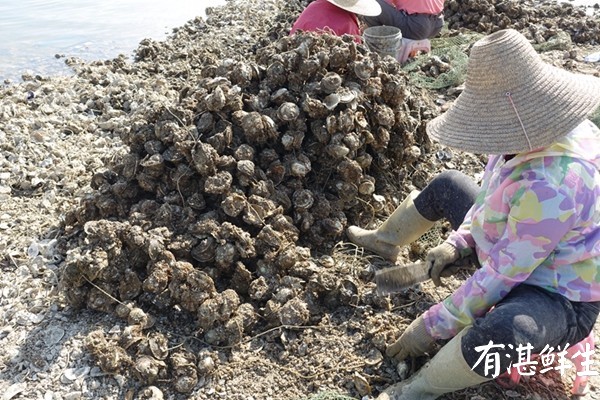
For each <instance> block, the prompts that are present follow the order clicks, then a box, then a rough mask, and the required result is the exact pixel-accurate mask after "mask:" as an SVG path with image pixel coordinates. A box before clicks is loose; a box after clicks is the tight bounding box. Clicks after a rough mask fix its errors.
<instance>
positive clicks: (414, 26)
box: [360, 0, 444, 40]
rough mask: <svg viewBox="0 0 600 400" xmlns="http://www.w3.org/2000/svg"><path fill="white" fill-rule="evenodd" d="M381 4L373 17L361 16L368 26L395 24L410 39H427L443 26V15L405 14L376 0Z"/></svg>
mask: <svg viewBox="0 0 600 400" xmlns="http://www.w3.org/2000/svg"><path fill="white" fill-rule="evenodd" d="M377 2H378V3H379V5H380V6H381V14H379V15H376V16H374V17H367V16H364V15H363V16H361V17H360V18H362V20H363V21H364V22H365V23H366V24H367V25H368V26H380V25H388V26H395V27H397V28H399V29H400V31H401V32H402V37H405V38H407V39H412V40H421V39H428V38H432V37H434V36H436V35H437V34H438V33H440V31H441V30H442V27H443V26H444V16H443V14H440V15H429V14H407V13H406V12H404V11H402V10H398V9H397V8H396V7H394V6H393V5H391V4H389V3H388V2H387V1H385V0H377Z"/></svg>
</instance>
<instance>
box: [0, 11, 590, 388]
mask: <svg viewBox="0 0 600 400" xmlns="http://www.w3.org/2000/svg"><path fill="white" fill-rule="evenodd" d="M304 5H305V3H303V2H300V1H291V2H284V1H280V0H268V1H262V2H260V6H258V4H257V3H256V2H254V1H252V0H248V1H245V2H237V3H228V5H226V6H225V7H222V8H215V9H212V10H209V12H208V13H207V14H208V17H207V18H206V20H202V19H196V20H192V21H190V22H189V23H187V24H186V25H185V26H182V27H181V28H178V29H176V30H175V31H174V33H173V34H172V36H171V37H170V38H169V39H167V40H166V41H164V42H155V41H152V40H145V41H143V42H142V43H140V46H139V48H138V49H137V51H136V60H135V62H133V63H130V62H128V61H127V60H126V59H125V57H121V58H117V59H113V60H102V61H97V62H92V63H84V62H82V61H81V60H77V59H69V60H67V63H68V64H69V65H70V66H71V67H72V68H73V70H74V71H75V75H74V76H72V77H42V76H26V77H24V82H22V83H18V84H13V85H10V86H6V87H3V88H2V89H0V149H1V153H0V204H1V207H0V251H1V254H2V257H0V268H1V269H2V276H1V277H0V316H1V318H0V348H2V349H3V350H2V352H0V393H1V394H2V396H3V397H2V400H4V399H6V400H9V399H44V400H52V399H57V400H58V399H69V400H76V399H161V398H167V399H189V398H191V399H216V398H222V399H240V400H241V399H244V400H250V399H254V400H262V399H308V398H310V399H311V400H321V399H334V400H343V399H347V398H366V399H368V398H371V396H376V395H377V393H379V391H380V390H381V389H383V388H384V387H385V386H386V385H388V384H389V383H391V382H393V381H395V380H397V379H398V373H399V371H398V370H397V369H396V366H395V365H392V363H391V362H390V361H389V360H387V359H385V357H384V356H383V353H384V349H385V345H386V344H387V343H390V342H391V341H393V340H394V338H395V337H397V335H398V329H402V327H404V326H406V325H407V324H408V323H410V321H411V320H412V319H414V318H415V317H416V316H417V315H418V314H420V313H421V312H423V311H424V310H426V309H427V308H428V307H429V306H431V305H432V304H434V303H435V302H437V301H440V300H441V299H443V298H444V297H445V296H447V295H448V294H449V293H450V291H451V290H452V289H453V288H456V287H458V285H460V283H461V282H462V281H463V280H464V278H465V276H464V275H463V276H457V277H454V278H453V279H451V280H450V281H449V282H448V287H447V288H444V289H443V290H440V289H437V288H435V287H434V286H433V285H432V284H429V283H425V284H423V285H421V286H420V287H418V288H415V289H414V290H412V289H411V290H409V291H407V292H406V293H402V294H398V295H394V296H390V297H386V298H381V297H378V296H376V294H375V293H374V285H373V283H372V281H371V278H372V274H373V271H374V270H375V269H377V268H380V267H381V266H382V265H384V264H383V263H382V260H379V259H378V258H376V257H373V256H372V255H369V254H366V253H362V251H361V250H360V249H356V248H354V247H352V246H349V245H348V244H347V243H345V238H344V235H343V231H344V228H345V227H346V226H347V225H348V224H356V223H359V224H361V225H369V224H371V225H376V224H377V223H378V221H380V220H381V219H383V218H385V216H386V215H387V214H389V212H390V211H391V210H393V208H394V207H395V206H396V205H397V204H398V201H399V200H400V199H402V197H403V196H404V195H406V193H408V192H410V191H411V190H412V189H415V188H417V189H418V188H421V187H423V186H424V185H425V184H426V182H427V181H428V179H430V178H431V176H433V175H434V174H435V173H437V172H439V171H440V170H442V169H446V168H458V169H461V170H463V171H464V172H466V173H468V174H470V175H472V176H473V177H474V178H475V179H476V178H477V176H478V174H479V173H480V172H481V167H482V165H483V163H484V162H485V158H484V157H479V156H474V155H470V154H461V153H456V152H452V151H450V150H449V149H444V148H440V147H437V146H436V145H435V144H433V143H431V142H430V141H429V140H428V139H427V137H426V135H425V134H424V124H426V122H427V121H428V120H429V119H431V118H432V117H434V116H436V115H438V114H439V113H440V112H443V110H444V109H445V108H446V107H448V105H449V104H451V102H452V100H453V99H454V98H455V97H456V96H457V95H458V93H460V90H461V86H460V84H461V82H460V76H461V75H460V74H459V73H458V72H456V71H457V68H459V67H460V66H461V64H460V63H461V62H463V61H464V57H461V54H463V55H464V56H466V54H467V53H468V46H469V44H470V43H471V42H472V41H473V40H475V39H476V38H477V37H478V35H483V34H486V33H489V32H491V31H493V30H496V29H500V28H504V27H513V28H515V29H518V30H520V31H522V32H523V33H524V34H526V35H527V36H528V37H529V38H530V39H531V40H532V42H533V43H534V45H536V46H537V47H536V48H538V49H539V51H540V52H541V54H542V56H543V57H544V59H545V60H547V62H549V63H552V64H553V65H556V66H559V67H562V68H565V69H569V70H573V71H578V72H581V73H589V74H594V75H596V76H600V64H599V63H589V62H585V61H584V57H585V56H587V55H589V54H594V53H597V52H598V51H600V28H599V26H600V17H598V14H596V15H595V16H591V17H590V16H586V14H585V12H584V11H583V10H579V9H577V8H573V7H572V6H570V5H568V4H567V5H564V4H563V5H555V4H554V3H549V2H548V3H545V2H544V3H542V2H535V3H529V2H519V3H515V2H508V3H507V2H500V1H472V2H468V4H465V3H464V2H457V1H448V2H447V21H448V29H447V30H446V31H445V32H444V33H443V34H442V36H443V38H446V40H445V41H440V42H437V44H438V48H440V46H441V45H442V44H444V43H446V44H447V43H454V44H455V46H454V47H452V53H451V52H450V50H448V52H447V54H453V57H449V56H448V57H447V58H444V57H443V56H438V55H437V54H432V55H431V56H432V57H428V56H423V58H420V59H419V60H420V61H419V64H418V65H414V64H413V65H412V66H409V68H408V67H407V66H400V65H399V64H397V63H395V62H393V60H384V59H381V58H380V57H377V56H374V55H372V54H370V52H368V50H367V49H366V48H364V47H363V46H356V45H354V44H352V43H350V42H349V41H347V40H344V39H339V38H326V37H312V36H310V35H307V36H306V38H304V37H299V38H296V39H290V38H287V32H288V31H289V28H290V27H291V24H292V23H293V21H294V20H295V18H296V17H297V15H298V14H299V12H300V11H301V10H302V8H303V6H304ZM450 38H454V39H450ZM312 56H314V57H312ZM311 57H312V58H311ZM307 60H310V62H308V61H307ZM296 67H297V68H296ZM300 67H302V68H300ZM403 67H407V68H404V69H403ZM451 71H454V72H456V73H455V74H453V75H451V74H448V75H443V74H444V73H449V72H451ZM459 72H460V71H459ZM302 74H305V75H302ZM334 74H335V75H337V77H336V76H334ZM325 76H327V77H328V79H325V80H324V78H325ZM440 77H441V78H440ZM338 78H339V79H338ZM442 78H444V79H446V81H448V82H449V81H450V80H451V78H452V79H455V81H452V82H455V83H454V84H451V85H442V84H438V85H437V86H435V88H433V87H434V83H436V82H437V83H439V82H440V80H441V79H442ZM327 85H329V86H327ZM283 89H285V90H283ZM342 89H344V90H342ZM346 89H347V90H346ZM312 100H314V101H312ZM332 116H333V117H332ZM348 120H350V121H351V122H349V123H347V122H346V121H348ZM257 126H260V127H261V129H255V127H257ZM345 129H347V133H348V134H347V135H345V136H344V137H343V138H341V137H339V136H336V132H338V131H344V130H345ZM336 157H337V158H336ZM342 161H343V162H342ZM340 165H341V167H340ZM353 182H354V183H355V182H360V185H352V184H351V183H353ZM357 199H358V200H357ZM447 232H448V227H447V226H445V225H444V224H439V225H438V226H436V227H435V229H434V230H433V231H432V233H431V234H430V235H429V236H427V237H425V238H422V239H421V240H420V241H419V242H418V243H416V244H415V245H414V246H411V247H410V248H407V249H406V253H405V254H404V255H403V256H404V257H405V259H406V260H407V261H408V260H414V259H418V258H420V257H421V256H422V255H423V253H424V252H425V251H426V250H427V248H428V247H429V246H431V245H432V244H434V243H437V242H439V241H440V240H442V239H443V237H444V235H446V234H447ZM192 277H193V279H192ZM597 329H598V327H597V328H596V331H597ZM597 333H598V332H597ZM597 370H600V367H599V368H598V369H597ZM400 373H401V374H402V371H400ZM573 373H574V370H570V375H569V376H563V377H561V376H560V375H559V374H558V373H556V374H544V375H538V376H534V377H532V378H530V379H523V380H522V382H521V385H519V386H517V387H515V388H512V389H504V388H502V387H500V386H498V385H497V384H496V383H493V382H491V383H487V384H485V385H482V386H480V387H477V388H472V389H469V390H466V391H464V392H460V393H456V394H453V395H449V396H446V397H444V398H446V399H463V398H469V399H476V400H478V399H496V398H514V399H567V398H570V395H569V391H570V388H571V380H572V375H573ZM599 383H600V381H598V379H597V377H591V385H590V389H591V390H590V393H589V394H588V395H587V396H588V397H587V398H589V399H594V398H600V392H598V388H597V385H598V384H599Z"/></svg>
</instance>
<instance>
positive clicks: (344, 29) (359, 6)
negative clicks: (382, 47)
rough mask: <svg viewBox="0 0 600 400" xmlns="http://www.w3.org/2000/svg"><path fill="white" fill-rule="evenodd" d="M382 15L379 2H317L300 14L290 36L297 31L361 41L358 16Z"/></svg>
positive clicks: (317, 0)
mask: <svg viewBox="0 0 600 400" xmlns="http://www.w3.org/2000/svg"><path fill="white" fill-rule="evenodd" d="M379 13H381V7H380V5H379V4H378V3H377V0H315V1H313V2H312V3H310V4H309V5H308V6H307V7H306V8H305V9H304V11H302V13H301V14H300V16H299V17H298V19H297V20H296V22H294V25H293V26H292V29H291V31H290V35H292V34H294V33H296V32H297V31H299V30H300V31H305V32H328V33H331V34H334V35H337V36H342V35H345V34H347V35H352V36H354V37H355V40H356V41H357V42H360V41H361V35H362V31H361V29H360V25H359V21H358V18H357V17H356V14H360V15H363V16H376V15H378V14H379Z"/></svg>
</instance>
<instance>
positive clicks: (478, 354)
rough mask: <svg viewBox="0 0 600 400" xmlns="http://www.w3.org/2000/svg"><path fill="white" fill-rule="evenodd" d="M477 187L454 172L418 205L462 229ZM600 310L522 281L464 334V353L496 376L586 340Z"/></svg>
mask: <svg viewBox="0 0 600 400" xmlns="http://www.w3.org/2000/svg"><path fill="white" fill-rule="evenodd" d="M478 191H479V188H478V186H477V185H476V184H475V183H474V182H473V181H472V180H471V178H470V177H468V176H467V175H465V174H463V173H461V172H459V171H455V170H449V171H444V172H442V173H441V174H439V175H438V176H436V177H435V178H434V179H433V180H432V181H431V182H430V183H429V184H428V185H427V187H426V188H425V189H423V191H422V192H421V193H420V194H419V196H417V198H416V199H415V200H414V203H415V207H416V208H417V210H418V211H419V213H420V214H421V215H422V216H424V217H425V218H427V219H429V220H430V221H437V220H439V219H442V218H445V219H447V220H448V221H449V222H450V224H451V225H452V229H457V228H458V227H459V226H460V223H461V222H462V221H463V220H464V217H465V214H466V213H467V211H468V210H469V209H470V208H471V206H472V205H473V203H474V201H475V197H476V196H477V193H478ZM599 312H600V302H593V303H585V302H576V301H570V300H568V299H567V298H566V297H564V296H562V295H560V294H558V293H553V292H550V291H548V290H545V289H542V288H540V287H537V286H531V285H527V284H521V285H519V286H517V287H515V288H514V289H513V290H511V292H510V293H509V294H508V295H507V296H506V297H504V298H503V299H502V300H501V301H500V302H499V303H498V304H496V305H495V307H494V308H493V309H492V310H491V311H489V312H488V313H487V314H485V315H484V316H482V317H481V318H478V319H477V320H476V321H475V323H474V324H473V326H472V327H471V328H470V329H469V330H468V331H467V332H466V333H465V336H463V338H462V341H461V343H462V353H463V356H464V357H465V360H466V361H467V363H468V364H469V365H470V366H471V367H474V368H473V369H474V371H475V372H477V373H478V374H479V375H481V376H487V377H489V378H492V377H493V375H496V374H497V373H503V372H505V371H506V369H507V368H508V367H509V366H510V365H511V364H515V363H518V362H524V361H525V362H526V361H532V360H531V359H527V356H528V355H529V356H530V355H532V354H539V353H541V352H542V350H544V348H545V347H546V346H549V347H551V348H553V350H554V351H561V350H565V349H566V347H569V346H571V345H574V344H575V343H577V342H579V341H581V340H582V339H584V338H585V337H586V336H588V335H589V333H590V332H591V330H592V329H593V327H594V323H595V322H596V319H597V318H598V313H599ZM490 342H491V343H490ZM486 346H487V349H486ZM591 350H593V349H591ZM549 352H553V351H552V350H549V349H546V350H545V351H544V354H547V353H549ZM537 368H538V370H539V369H540V368H541V366H537Z"/></svg>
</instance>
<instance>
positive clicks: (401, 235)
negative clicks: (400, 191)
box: [346, 190, 435, 261]
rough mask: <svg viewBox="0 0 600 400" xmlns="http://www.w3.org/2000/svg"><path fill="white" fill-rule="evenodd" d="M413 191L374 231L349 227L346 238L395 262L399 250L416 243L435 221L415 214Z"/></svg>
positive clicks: (414, 193) (416, 194)
mask: <svg viewBox="0 0 600 400" xmlns="http://www.w3.org/2000/svg"><path fill="white" fill-rule="evenodd" d="M419 193H420V192H419V191H416V190H415V191H413V192H412V193H411V194H410V195H408V197H407V198H406V199H404V201H403V202H402V204H400V205H399V206H398V207H397V208H396V209H395V210H394V212H393V213H392V215H390V216H389V217H388V219H386V220H385V221H384V222H383V224H381V226H380V227H379V228H377V229H372V230H368V229H362V228H359V227H358V226H350V227H348V229H347V230H346V235H347V236H348V239H349V240H350V241H351V242H352V243H354V244H356V245H358V246H361V247H364V248H365V249H368V250H370V251H372V252H374V253H375V254H378V255H380V256H381V257H383V258H385V259H388V260H390V261H396V259H397V258H398V254H399V253H400V248H401V247H402V246H405V245H407V244H410V243H412V242H414V241H415V240H417V239H418V238H419V237H421V235H423V234H424V233H425V232H427V231H428V230H429V229H430V228H431V227H432V226H433V225H434V224H435V221H430V220H428V219H426V218H425V217H423V216H422V215H421V214H420V213H419V211H417V209H416V207H415V204H414V202H413V200H414V199H415V198H416V197H417V196H418V195H419Z"/></svg>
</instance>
